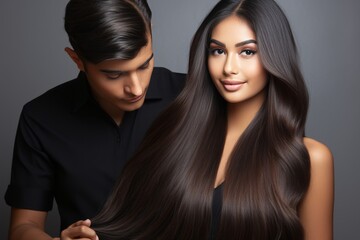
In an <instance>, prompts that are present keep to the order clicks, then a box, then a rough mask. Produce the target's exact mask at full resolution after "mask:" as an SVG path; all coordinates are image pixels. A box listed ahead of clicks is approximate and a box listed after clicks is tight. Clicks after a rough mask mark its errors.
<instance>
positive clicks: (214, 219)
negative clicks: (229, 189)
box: [210, 183, 223, 240]
mask: <svg viewBox="0 0 360 240" xmlns="http://www.w3.org/2000/svg"><path fill="white" fill-rule="evenodd" d="M222 193H223V183H221V184H220V185H219V186H217V187H216V188H215V189H214V193H213V200H212V216H211V233H210V239H211V240H213V239H215V237H216V233H217V230H218V228H219V224H220V215H221V207H222Z"/></svg>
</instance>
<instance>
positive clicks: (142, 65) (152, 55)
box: [138, 53, 154, 68]
mask: <svg viewBox="0 0 360 240" xmlns="http://www.w3.org/2000/svg"><path fill="white" fill-rule="evenodd" d="M153 57H154V53H152V54H151V56H150V57H149V58H148V59H147V60H146V61H145V62H144V63H143V64H141V65H140V66H139V67H138V68H141V67H144V66H146V65H147V64H148V63H149V62H150V61H151V59H152V58H153Z"/></svg>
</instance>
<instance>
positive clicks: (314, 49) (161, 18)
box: [0, 0, 360, 240]
mask: <svg viewBox="0 0 360 240" xmlns="http://www.w3.org/2000/svg"><path fill="white" fill-rule="evenodd" d="M216 2H217V1H215V0H202V1H200V0H181V1H180V0H149V4H150V6H151V8H152V10H153V38H154V51H155V61H156V65H157V66H164V67H167V68H170V69H172V70H173V71H179V72H186V69H187V57H188V49H189V44H190V40H191V38H192V36H193V33H194V32H195V30H196V28H197V27H198V25H199V23H200V21H201V20H202V19H203V18H204V16H205V14H206V13H207V12H208V11H209V10H210V8H211V7H212V6H213V5H214V4H215V3H216ZM277 2H278V3H279V5H280V6H281V7H282V8H283V9H284V11H285V12H286V14H287V16H288V18H289V20H290V23H291V25H292V28H293V32H294V35H295V38H296V41H297V44H298V47H299V53H300V57H301V64H302V69H303V73H304V76H305V79H306V82H307V85H308V87H309V91H310V110H309V115H308V123H307V135H308V136H310V137H313V138H315V139H317V140H319V141H321V142H324V143H325V144H327V145H328V146H329V147H330V148H331V150H332V152H333V154H334V157H335V218H334V226H335V228H334V232H335V239H339V240H342V239H360V231H359V229H358V228H359V226H360V210H359V203H360V191H359V183H360V174H359V171H360V154H359V150H360V143H359V142H360V141H359V138H360V127H359V123H360V94H359V92H360V73H359V71H360V61H359V57H360V46H359V43H360V39H359V38H360V26H359V25H360V14H359V11H360V1H358V0H342V1H338V0H277ZM66 3H67V1H65V0H34V1H29V0H11V1H10V0H9V1H0V112H1V118H0V119H1V123H0V194H1V198H0V239H5V238H6V236H7V228H8V224H9V216H10V209H9V207H8V206H7V205H6V204H5V201H4V198H3V196H4V193H5V190H6V188H7V185H8V183H9V180H10V169H11V158H12V151H13V143H14V137H15V132H16V126H17V121H18V118H19V114H20V111H21V108H22V106H23V105H24V104H25V103H26V102H27V101H29V100H31V99H32V98H34V97H36V96H38V95H39V94H41V93H43V92H44V91H46V90H47V89H49V88H51V87H54V86H55V85H58V84H60V83H63V82H65V81H67V80H70V79H72V78H74V77H75V76H76V74H77V70H76V68H75V66H74V64H73V63H72V62H71V61H70V60H69V58H68V57H67V56H66V54H65V52H64V48H65V47H66V46H69V44H68V41H67V37H66V34H65V31H64V29H63V17H64V8H65V5H66ZM58 224H59V220H58V215H57V211H56V206H55V209H54V211H52V212H51V213H50V214H49V219H48V223H47V229H48V231H49V232H50V233H52V234H55V235H56V234H58V228H59V225H58Z"/></svg>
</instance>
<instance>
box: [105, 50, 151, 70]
mask: <svg viewBox="0 0 360 240" xmlns="http://www.w3.org/2000/svg"><path fill="white" fill-rule="evenodd" d="M153 57H154V53H152V54H151V56H150V57H149V58H148V59H146V61H145V62H144V63H143V64H141V65H140V66H139V67H138V68H142V67H144V66H146V65H147V64H148V63H149V62H150V61H151V59H152V58H153ZM100 71H101V72H103V73H108V74H123V73H126V71H120V70H110V69H100Z"/></svg>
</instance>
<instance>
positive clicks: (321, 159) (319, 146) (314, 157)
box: [304, 137, 333, 166]
mask: <svg viewBox="0 0 360 240" xmlns="http://www.w3.org/2000/svg"><path fill="white" fill-rule="evenodd" d="M304 144H305V147H306V149H307V150H308V152H309V155H310V162H311V165H312V166H316V165H332V164H333V155H332V153H331V150H330V149H329V147H328V146H326V145H325V144H324V143H321V142H319V141H317V140H315V139H312V138H309V137H304Z"/></svg>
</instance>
